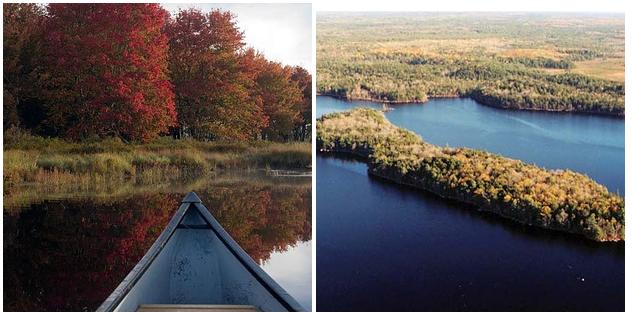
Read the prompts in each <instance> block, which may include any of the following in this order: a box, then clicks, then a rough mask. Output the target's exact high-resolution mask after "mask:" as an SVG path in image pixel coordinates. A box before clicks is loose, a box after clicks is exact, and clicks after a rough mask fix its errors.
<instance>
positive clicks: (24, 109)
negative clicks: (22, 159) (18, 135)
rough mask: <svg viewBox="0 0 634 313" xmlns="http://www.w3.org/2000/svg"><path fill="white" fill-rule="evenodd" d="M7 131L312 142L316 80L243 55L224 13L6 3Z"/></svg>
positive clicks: (245, 50) (246, 51)
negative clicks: (312, 101) (174, 13)
mask: <svg viewBox="0 0 634 313" xmlns="http://www.w3.org/2000/svg"><path fill="white" fill-rule="evenodd" d="M3 6H4V7H3V8H4V12H3V18H4V33H3V51H4V59H3V62H4V63H3V64H4V75H3V81H4V89H3V100H4V105H3V113H4V115H3V116H4V118H3V121H4V128H5V129H7V128H9V127H20V128H23V129H27V130H30V131H31V132H33V133H35V134H39V135H43V136H53V137H63V138H68V139H73V140H82V139H87V138H94V137H119V138H121V139H123V140H127V141H146V140H149V139H152V138H155V137H157V136H159V135H165V134H170V135H172V136H174V137H177V138H182V137H193V138H196V139H200V140H239V141H245V140H258V139H264V140H275V141H290V140H308V139H309V138H310V136H311V134H310V120H311V99H312V89H311V86H312V77H311V75H310V73H309V72H308V71H306V70H305V69H303V68H301V67H290V66H283V65H282V64H280V63H276V62H272V61H269V60H267V59H266V58H265V57H264V56H263V55H262V54H260V53H258V52H257V51H255V50H254V49H252V48H249V47H247V46H246V44H245V42H244V35H243V33H242V32H241V31H240V30H239V29H238V27H237V25H236V21H235V16H234V15H232V14H231V13H230V12H226V11H220V10H213V11H211V12H208V13H205V12H201V11H199V10H195V9H189V10H182V11H180V12H178V13H177V14H176V16H170V15H169V13H168V12H167V11H165V10H164V9H163V8H162V7H161V6H160V5H158V4H49V5H46V6H43V5H38V4H4V5H3Z"/></svg>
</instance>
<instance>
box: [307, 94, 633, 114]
mask: <svg viewBox="0 0 634 313" xmlns="http://www.w3.org/2000/svg"><path fill="white" fill-rule="evenodd" d="M316 95H317V96H323V97H332V98H335V99H339V100H343V101H369V102H377V103H384V104H392V105H398V104H424V103H427V102H429V101H430V100H434V99H457V98H460V99H471V100H473V101H475V102H477V103H478V104H479V105H484V106H488V107H492V108H496V109H500V110H511V111H530V112H549V113H571V114H579V115H594V116H605V117H612V118H618V119H625V112H616V113H612V112H603V111H577V110H547V109H540V108H528V107H511V106H508V105H502V104H498V103H496V102H495V99H494V98H491V99H490V101H488V100H487V99H488V98H487V97H477V96H474V95H466V96H461V95H454V96H429V97H427V98H426V99H425V100H416V99H412V100H408V101H399V100H386V99H380V98H372V97H347V96H342V95H338V94H336V93H330V92H321V93H319V92H318V93H317V94H316Z"/></svg>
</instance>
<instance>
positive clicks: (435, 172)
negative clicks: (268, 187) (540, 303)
mask: <svg viewBox="0 0 634 313" xmlns="http://www.w3.org/2000/svg"><path fill="white" fill-rule="evenodd" d="M316 126H317V148H318V149H319V150H320V151H322V152H342V153H350V154H355V155H358V156H360V157H362V158H365V159H366V160H367V162H368V168H369V170H368V171H369V173H370V174H372V175H375V176H380V177H383V178H386V179H388V180H392V181H395V182H397V183H401V184H405V185H410V186H413V187H416V188H421V189H424V190H427V191H430V192H433V193H435V194H437V195H439V196H441V197H445V198H450V199H455V200H458V201H461V202H465V203H469V204H472V205H474V206H475V207H477V208H479V209H481V210H485V211H489V212H493V213H496V214H498V215H501V216H503V217H506V218H509V219H512V220H515V221H518V222H520V223H522V224H527V225H535V226H538V227H543V228H547V229H554V230H560V231H565V232H570V233H576V234H582V235H584V236H586V237H588V238H590V239H593V240H597V241H619V240H624V238H625V203H624V199H623V198H622V197H621V196H619V195H617V194H613V193H610V192H609V191H608V190H607V188H606V187H605V186H602V185H600V184H598V183H596V182H595V181H593V180H592V179H590V178H589V177H588V176H586V175H583V174H580V173H576V172H573V171H570V170H547V169H544V168H540V167H538V166H535V165H531V164H527V163H524V162H522V161H519V160H513V159H509V158H505V157H502V156H499V155H496V154H492V153H488V152H485V151H480V150H474V149H468V148H450V147H437V146H434V145H431V144H428V143H426V142H424V141H423V140H422V139H421V138H420V137H419V136H418V135H416V134H414V133H413V132H410V131H408V130H405V129H402V128H398V127H396V126H394V125H392V124H391V123H390V122H389V121H388V120H387V119H386V118H385V116H384V115H383V114H382V113H380V112H379V111H375V110H372V109H366V108H361V109H355V110H352V111H348V112H342V113H333V114H329V115H325V116H323V117H321V118H320V119H319V120H318V121H317V125H316Z"/></svg>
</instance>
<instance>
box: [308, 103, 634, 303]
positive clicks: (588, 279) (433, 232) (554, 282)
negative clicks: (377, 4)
mask: <svg viewBox="0 0 634 313" xmlns="http://www.w3.org/2000/svg"><path fill="white" fill-rule="evenodd" d="M359 105H364V106H376V107H378V106H379V105H377V104H373V103H369V102H343V101H339V100H336V99H333V98H328V97H318V100H317V115H318V116H320V115H322V114H324V113H327V112H333V111H341V110H347V109H350V108H352V107H354V106H359ZM393 107H394V110H393V111H390V112H388V113H387V117H388V118H389V119H390V121H391V122H393V123H394V124H396V125H399V126H402V127H406V128H408V129H411V130H413V131H415V132H417V133H419V134H421V135H422V136H423V138H424V139H425V140H427V141H429V142H431V143H434V144H439V145H445V144H448V145H450V146H467V147H474V148H481V149H486V150H489V151H493V152H497V153H500V154H503V155H506V156H509V157H513V158H518V159H522V160H524V161H528V162H534V163H536V164H538V165H540V166H544V167H548V168H570V169H574V170H576V171H580V172H584V173H587V174H588V176H590V177H592V178H593V179H595V180H597V181H598V182H600V183H602V184H605V185H607V186H608V187H609V189H610V190H613V191H616V190H624V180H625V179H624V176H625V175H624V148H623V147H624V122H623V120H617V119H611V118H601V117H593V116H584V115H569V114H548V113H539V112H516V111H501V110H497V109H493V108H488V107H485V106H482V105H479V104H477V103H475V102H473V101H471V100H466V99H442V100H433V101H430V102H429V103H427V104H422V105H421V104H416V105H415V104H412V105H397V106H393ZM366 170H367V168H366V165H365V164H364V163H360V162H358V161H355V160H352V159H347V158H340V157H336V158H335V157H326V156H323V155H318V157H317V186H316V188H317V229H318V231H317V236H318V238H317V239H318V240H317V309H318V310H320V311H351V310H352V311H366V310H367V311H386V310H388V311H401V310H404V311H408V310H418V311H430V310H432V311H452V310H474V311H506V310H510V311H514V310H522V311H526V310H535V311H545V310H546V311H562V310H564V311H568V310H574V311H593V310H596V311H622V310H624V308H625V303H624V302H625V247H624V244H599V243H594V242H591V241H588V240H585V239H582V238H580V237H576V236H571V235H567V234H562V233H556V232H550V231H544V230H537V229H533V228H529V227H523V226H518V225H515V224H513V223H511V222H508V221H505V220H502V219H499V218H497V217H495V216H490V215H487V214H482V213H478V212H476V211H474V210H472V208H469V207H466V206H464V205H462V204H459V203H455V202H448V201H446V200H442V199H440V198H438V197H436V196H434V195H431V194H428V193H425V192H422V191H419V190H414V189H409V188H404V187H402V186H399V185H395V184H392V183H389V182H385V181H382V180H380V179H376V178H372V177H369V176H368V175H367V173H366Z"/></svg>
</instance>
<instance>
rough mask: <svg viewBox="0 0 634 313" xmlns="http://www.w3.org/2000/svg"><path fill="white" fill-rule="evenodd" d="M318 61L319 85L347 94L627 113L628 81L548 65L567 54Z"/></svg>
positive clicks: (398, 55)
mask: <svg viewBox="0 0 634 313" xmlns="http://www.w3.org/2000/svg"><path fill="white" fill-rule="evenodd" d="M574 53H576V52H574ZM581 55H583V56H587V55H594V54H590V53H582V54H581ZM318 64H319V68H318V72H319V81H318V82H317V89H318V91H319V92H320V93H322V94H328V95H333V96H337V97H341V98H346V99H366V100H377V101H386V102H393V103H398V102H422V101H426V100H427V99H428V98H430V97H471V98H473V99H475V100H477V101H479V102H482V103H484V104H487V105H491V106H496V107H500V108H513V109H526V110H547V111H572V112H586V113H596V114H606V115H617V116H623V115H624V114H625V88H624V87H625V84H624V83H622V82H615V81H609V80H604V79H599V78H593V77H590V76H587V75H582V74H575V73H570V72H563V73H555V74H552V73H547V72H544V71H543V69H556V70H565V69H570V68H572V67H573V63H572V62H571V61H570V60H569V59H567V58H563V59H561V60H554V59H549V58H543V57H536V58H528V57H512V58H509V57H486V56H485V57H471V58H452V57H447V58H442V57H437V56H421V55H416V54H415V53H409V52H401V53H394V54H391V55H389V54H383V53H368V54H366V55H363V56H359V57H355V58H354V59H336V58H323V59H321V60H319V61H318Z"/></svg>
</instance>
